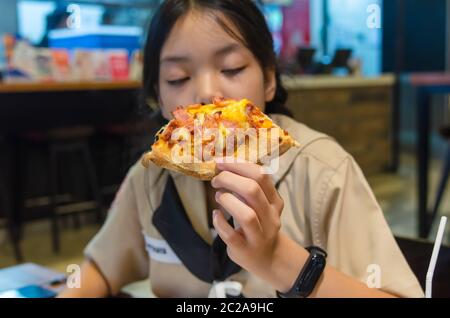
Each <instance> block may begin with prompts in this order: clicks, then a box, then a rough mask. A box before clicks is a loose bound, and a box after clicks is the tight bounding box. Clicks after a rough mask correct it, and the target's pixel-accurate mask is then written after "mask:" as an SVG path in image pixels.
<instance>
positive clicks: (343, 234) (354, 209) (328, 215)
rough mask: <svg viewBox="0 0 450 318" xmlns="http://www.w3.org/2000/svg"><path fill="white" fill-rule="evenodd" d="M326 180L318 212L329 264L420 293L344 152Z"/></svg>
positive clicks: (405, 292) (408, 293)
mask: <svg viewBox="0 0 450 318" xmlns="http://www.w3.org/2000/svg"><path fill="white" fill-rule="evenodd" d="M326 183H327V187H326V189H327V190H326V191H325V194H324V195H323V196H322V197H321V198H319V200H321V202H322V204H321V208H320V211H319V213H320V214H321V216H322V222H321V226H322V230H323V232H324V233H326V234H325V236H326V238H325V242H326V247H325V248H326V249H327V251H328V254H329V257H328V261H329V264H331V265H332V266H333V267H335V268H337V269H338V270H340V271H341V272H343V273H344V274H347V275H349V276H351V277H354V278H356V279H358V280H359V281H361V282H363V283H367V284H368V286H369V287H374V286H375V287H376V288H378V287H379V288H380V289H381V290H383V291H386V292H389V293H391V294H394V295H397V296H401V297H424V294H423V290H422V288H421V286H420V284H419V282H418V280H417V278H416V276H415V275H414V273H413V272H412V270H411V268H410V267H409V265H408V263H407V262H406V259H405V258H404V256H403V254H402V252H401V250H400V248H399V247H398V245H397V243H396V241H395V239H394V236H393V234H392V232H391V231H390V228H389V226H388V224H387V222H386V220H385V218H384V215H383V212H382V210H381V208H380V206H379V205H378V203H377V200H376V199H375V196H374V194H373V193H372V190H371V189H370V187H369V185H368V183H367V181H366V179H365V177H364V175H363V173H362V171H361V169H360V168H359V166H358V165H357V164H356V162H355V161H354V159H353V158H352V157H351V156H348V157H347V158H346V159H345V160H344V161H343V162H342V163H341V164H340V165H339V167H338V168H337V169H336V171H335V173H334V174H332V176H331V178H330V179H329V180H326ZM378 274H379V276H377V275H378ZM378 278H380V279H378ZM377 282H379V283H380V284H377ZM377 285H378V286H377Z"/></svg>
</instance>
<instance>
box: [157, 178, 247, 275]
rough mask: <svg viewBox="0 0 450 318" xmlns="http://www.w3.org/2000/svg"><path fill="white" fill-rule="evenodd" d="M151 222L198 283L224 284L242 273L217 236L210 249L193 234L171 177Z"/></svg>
mask: <svg viewBox="0 0 450 318" xmlns="http://www.w3.org/2000/svg"><path fill="white" fill-rule="evenodd" d="M152 222H153V224H154V225H155V227H156V228H157V230H158V231H159V233H160V234H161V236H162V237H163V238H164V239H165V240H166V241H167V243H168V244H169V246H170V247H171V248H172V249H173V251H174V252H175V254H176V255H177V256H178V258H179V259H180V260H181V262H182V263H183V265H184V266H186V268H187V269H188V270H189V271H190V272H191V273H192V274H193V275H194V276H196V277H197V278H199V279H200V280H202V281H204V282H208V283H212V282H213V281H224V280H226V279H227V278H228V277H230V276H231V275H233V274H235V273H237V272H239V271H240V270H241V267H240V266H239V265H237V264H236V263H234V262H233V261H232V260H231V259H230V258H229V257H228V254H227V251H226V245H225V243H224V242H223V241H222V239H221V238H220V237H219V236H217V238H216V239H215V240H214V242H213V244H212V246H211V245H209V244H208V243H207V242H205V241H204V240H203V239H202V238H201V236H200V235H199V234H198V233H197V232H196V231H195V230H194V228H193V226H192V224H191V222H190V220H189V218H188V216H187V214H186V211H185V209H184V207H183V204H182V202H181V200H180V197H179V195H178V192H177V189H176V187H175V183H174V181H173V179H172V177H171V176H170V175H169V177H168V179H167V183H166V187H165V189H164V194H163V197H162V201H161V205H160V206H159V207H158V208H157V209H156V210H155V212H154V214H153V219H152Z"/></svg>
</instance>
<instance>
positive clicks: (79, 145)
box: [19, 126, 104, 253]
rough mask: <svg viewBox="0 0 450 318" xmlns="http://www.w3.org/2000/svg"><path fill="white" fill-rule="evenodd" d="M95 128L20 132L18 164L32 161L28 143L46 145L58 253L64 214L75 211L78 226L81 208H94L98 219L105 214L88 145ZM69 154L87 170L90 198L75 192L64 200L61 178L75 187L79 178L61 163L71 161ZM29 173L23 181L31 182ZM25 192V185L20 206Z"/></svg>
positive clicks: (85, 209)
mask: <svg viewBox="0 0 450 318" xmlns="http://www.w3.org/2000/svg"><path fill="white" fill-rule="evenodd" d="M94 131H95V130H94V128H92V127H89V126H79V127H70V128H60V129H53V130H48V131H46V132H30V133H26V134H24V135H22V136H21V141H22V151H21V152H20V158H21V160H22V161H23V162H21V163H20V164H19V165H24V164H29V162H28V163H27V159H28V158H29V154H28V153H27V152H28V151H29V146H31V145H33V144H35V145H36V144H40V145H44V146H45V147H46V149H47V158H48V167H47V169H48V170H47V171H48V184H49V189H48V190H49V191H48V192H49V197H50V213H49V217H50V219H51V231H52V245H53V251H54V252H55V253H57V252H59V250H60V230H59V219H60V217H61V216H66V215H73V216H74V217H75V220H76V223H77V227H78V226H79V219H78V217H79V214H80V213H81V212H88V211H95V212H96V219H97V221H98V222H101V221H102V220H103V217H104V215H103V207H102V202H101V193H100V188H99V185H98V181H97V172H96V168H95V165H94V161H93V159H92V155H91V151H90V148H89V138H90V137H91V136H92V135H93V134H94ZM68 157H70V159H74V158H76V159H77V161H76V164H75V163H74V162H73V161H72V164H73V165H76V166H79V168H82V169H80V171H83V172H84V174H85V179H86V184H87V185H88V188H89V190H88V191H89V196H90V198H91V200H90V201H83V200H80V199H76V198H75V196H74V197H73V198H71V199H70V200H69V201H68V202H61V201H62V200H60V195H61V194H62V182H61V181H62V180H63V181H64V182H65V184H68V183H69V184H70V183H72V185H73V187H72V188H76V185H75V184H74V183H75V182H76V180H72V179H71V178H70V177H69V176H68V174H67V171H68V170H69V169H68V168H69V167H68V166H67V165H66V166H62V165H61V163H62V162H63V159H66V163H67V162H69V161H67V158H68ZM74 168H77V167H74ZM30 177H31V176H30V175H25V176H22V178H21V179H22V180H21V182H22V184H23V183H24V182H29V181H30V180H31V179H30ZM84 185H85V183H83V184H82V185H81V188H85V186H84ZM78 186H80V185H78ZM24 192H25V191H24V190H23V189H22V190H21V194H22V197H21V198H20V203H21V204H22V205H21V206H23V202H24V201H25V193H24Z"/></svg>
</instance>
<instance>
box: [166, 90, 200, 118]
mask: <svg viewBox="0 0 450 318" xmlns="http://www.w3.org/2000/svg"><path fill="white" fill-rule="evenodd" d="M159 87H160V89H159V105H160V107H161V110H162V114H163V117H164V118H166V119H169V120H170V119H172V118H173V116H172V111H174V110H175V109H176V108H177V107H178V106H185V105H190V104H193V103H192V100H191V98H190V97H191V95H192V94H190V93H189V89H183V90H177V92H176V93H174V92H173V89H170V88H169V87H167V85H165V84H160V86H159Z"/></svg>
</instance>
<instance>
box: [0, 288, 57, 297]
mask: <svg viewBox="0 0 450 318" xmlns="http://www.w3.org/2000/svg"><path fill="white" fill-rule="evenodd" d="M56 295H57V294H56V292H54V291H52V290H49V289H46V288H43V287H41V286H38V285H29V286H25V287H22V288H19V289H13V290H8V291H4V292H1V293H0V298H53V297H56Z"/></svg>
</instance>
